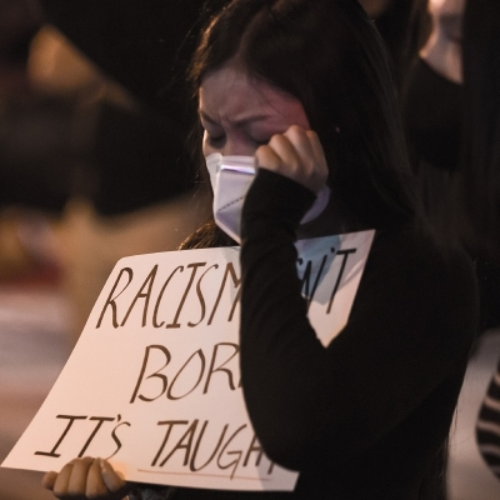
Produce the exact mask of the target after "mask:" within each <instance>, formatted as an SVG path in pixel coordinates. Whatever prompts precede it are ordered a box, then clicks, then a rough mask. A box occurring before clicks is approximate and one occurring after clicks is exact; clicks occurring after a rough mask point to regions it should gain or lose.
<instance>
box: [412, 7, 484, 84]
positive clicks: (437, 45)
mask: <svg viewBox="0 0 500 500" xmlns="http://www.w3.org/2000/svg"><path fill="white" fill-rule="evenodd" d="M471 1H474V0H471ZM465 4H466V0H429V12H430V14H431V16H432V24H433V27H432V33H431V36H430V37H429V40H428V41H427V43H426V45H425V47H424V48H423V49H422V50H421V52H420V57H421V58H422V59H424V60H425V61H427V63H428V64H429V65H430V66H431V67H432V68H433V69H434V70H435V71H436V72H437V73H439V74H441V75H442V76H444V77H445V78H447V79H448V80H451V81H453V82H455V83H462V80H463V75H462V32H463V17H464V11H465Z"/></svg>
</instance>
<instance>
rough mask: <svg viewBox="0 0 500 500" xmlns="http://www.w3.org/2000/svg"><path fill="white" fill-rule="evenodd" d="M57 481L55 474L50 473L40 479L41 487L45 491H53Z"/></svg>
mask: <svg viewBox="0 0 500 500" xmlns="http://www.w3.org/2000/svg"><path fill="white" fill-rule="evenodd" d="M56 479H57V472H54V471H50V472H47V474H45V476H43V478H42V486H43V487H44V488H45V489H47V490H51V491H52V490H53V489H54V484H55V482H56Z"/></svg>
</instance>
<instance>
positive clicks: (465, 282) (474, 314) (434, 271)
mask: <svg viewBox="0 0 500 500" xmlns="http://www.w3.org/2000/svg"><path fill="white" fill-rule="evenodd" d="M358 297H359V302H361V304H359V305H360V306H361V308H364V307H367V308H370V309H371V308H372V307H377V308H378V310H379V313H382V311H385V313H386V314H390V315H391V316H393V317H394V319H395V320H399V322H400V324H401V325H403V324H407V325H408V324H410V323H413V324H420V325H421V326H423V327H425V328H426V330H428V331H429V332H430V331H433V332H439V331H441V332H442V333H443V334H444V332H446V331H448V332H449V331H454V332H455V335H461V333H462V335H463V338H464V340H465V339H470V338H471V337H472V336H474V335H475V333H476V330H477V324H478V316H479V299H478V291H477V282H476V274H475V270H474V264H473V262H472V259H471V258H470V257H469V256H468V254H467V253H466V252H465V251H464V250H463V249H461V248H459V247H457V246H451V245H450V246H444V245H442V244H438V243H437V242H436V241H435V239H434V238H433V237H432V236H431V235H429V234H427V233H426V232H424V231H422V230H420V229H416V228H413V227H408V228H405V229H402V230H398V231H381V232H378V233H377V234H376V236H375V240H374V243H373V246H372V250H371V252H370V256H369V258H368V262H367V265H366V269H365V273H364V276H363V278H362V281H361V285H360V289H359V293H358ZM356 300H357V301H358V298H357V299H356ZM382 314H383V313H382ZM426 325H427V326H426ZM460 332H461V333H460Z"/></svg>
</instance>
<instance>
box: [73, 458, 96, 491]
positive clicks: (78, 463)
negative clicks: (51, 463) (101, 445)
mask: <svg viewBox="0 0 500 500" xmlns="http://www.w3.org/2000/svg"><path fill="white" fill-rule="evenodd" d="M93 462H94V460H93V459H92V458H90V457H86V458H82V459H80V460H74V461H73V468H72V469H71V474H70V476H69V480H68V487H67V489H68V494H69V495H71V496H78V495H85V493H86V489H87V475H88V471H89V469H90V466H91V465H92V463H93Z"/></svg>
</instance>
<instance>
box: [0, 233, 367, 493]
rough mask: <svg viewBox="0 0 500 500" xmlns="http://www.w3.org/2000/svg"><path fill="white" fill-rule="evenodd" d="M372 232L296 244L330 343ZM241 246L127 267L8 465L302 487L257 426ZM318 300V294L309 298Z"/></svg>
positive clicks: (238, 485) (118, 271)
mask: <svg viewBox="0 0 500 500" xmlns="http://www.w3.org/2000/svg"><path fill="white" fill-rule="evenodd" d="M373 236H374V232H373V231H367V232H362V233H352V234H347V235H341V236H331V237H327V238H318V239H316V240H307V241H303V242H298V244H297V245H298V248H299V257H300V258H299V260H298V263H297V267H298V274H299V276H300V277H301V278H302V279H303V280H304V283H303V290H304V291H305V292H307V293H306V295H308V296H309V299H310V307H309V318H310V321H311V323H312V325H313V327H314V328H315V330H316V332H317V335H318V337H319V338H320V340H321V342H322V343H323V344H324V345H328V344H329V343H330V342H331V341H332V339H333V338H334V337H335V335H337V334H338V333H339V331H340V330H341V329H342V328H343V326H344V325H345V324H346V322H347V320H348V316H349V312H350V310H351V307H352V304H353V301H354V297H355V294H356V290H357V287H358V285H359V282H360V279H361V275H362V273H363V270H364V266H365V263H366V259H367V257H368V253H369V249H370V246H371V243H372V240H373ZM239 291H240V266H239V248H236V247H231V248H213V249H206V250H186V251H181V252H165V253H157V254H149V255H138V256H134V257H127V258H124V259H122V260H120V261H119V262H118V263H117V265H116V266H115V268H114V270H113V271H112V273H111V275H110V277H109V279H108V281H107V282H106V285H105V286H104V288H103V290H102V292H101V294H100V296H99V298H98V300H97V302H96V304H95V306H94V308H93V310H92V312H91V314H90V316H89V318H88V321H87V324H86V326H85V328H84V330H83V332H82V335H81V337H80V339H79V341H78V344H77V345H76V347H75V349H74V351H73V353H72V354H71V356H70V358H69V360H68V362H67V363H66V366H65V367H64V369H63V371H62V372H61V374H60V376H59V378H58V380H57V381H56V383H55V384H54V387H53V388H52V390H51V392H50V394H49V395H48V397H47V399H46V400H45V402H44V403H43V405H42V407H41V408H40V410H39V412H38V413H37V415H36V416H35V418H34V419H33V421H32V422H31V424H30V425H29V427H28V428H27V429H26V431H25V432H24V434H23V435H22V436H21V438H20V439H19V441H18V442H17V444H16V445H15V447H14V448H13V450H12V451H11V453H10V454H9V456H8V457H7V458H6V459H5V461H4V462H3V464H2V466H3V467H11V468H21V469H31V470H38V471H48V470H60V469H61V468H62V467H63V465H64V464H66V463H67V462H68V461H69V460H71V459H73V458H75V457H83V456H94V457H96V456H99V457H102V458H108V459H109V461H110V462H111V463H112V464H113V466H114V467H115V468H116V469H117V470H119V471H121V472H122V473H123V474H124V476H125V478H126V479H127V480H130V481H137V482H144V483H156V484H168V485H172V486H186V487H199V488H216V489H229V490H257V491H258V490H284V491H287V490H292V489H293V488H294V485H295V482H296V479H297V474H296V473H294V472H291V471H287V470H285V469H283V468H281V467H279V466H278V465H276V464H273V463H271V462H270V461H269V459H268V458H267V457H266V456H265V454H264V452H263V450H262V449H261V448H260V445H259V443H258V440H257V439H256V437H255V433H254V431H253V429H252V426H251V424H250V422H249V419H248V416H247V412H246V409H245V405H244V402H243V396H242V389H241V386H240V374H239V363H238V353H239V344H238V328H239ZM311 296H312V298H311Z"/></svg>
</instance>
